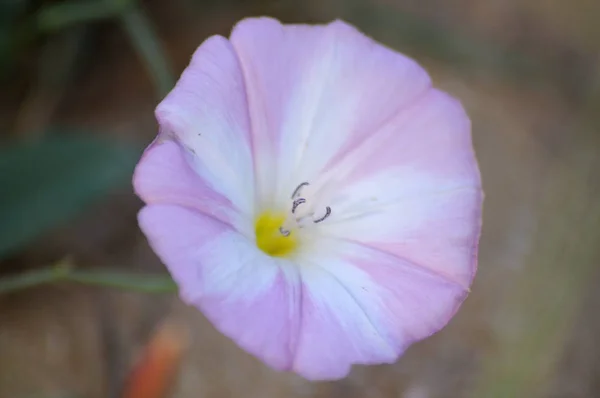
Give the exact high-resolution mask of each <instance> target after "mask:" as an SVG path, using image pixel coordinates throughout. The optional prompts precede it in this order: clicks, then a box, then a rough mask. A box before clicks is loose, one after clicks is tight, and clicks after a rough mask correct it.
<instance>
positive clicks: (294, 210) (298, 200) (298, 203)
mask: <svg viewBox="0 0 600 398" xmlns="http://www.w3.org/2000/svg"><path fill="white" fill-rule="evenodd" d="M302 203H306V199H304V198H299V199H296V200H294V203H292V214H293V213H295V212H296V208H297V207H298V206H300V205H301V204H302Z"/></svg>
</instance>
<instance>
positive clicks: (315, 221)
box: [313, 206, 331, 224]
mask: <svg viewBox="0 0 600 398" xmlns="http://www.w3.org/2000/svg"><path fill="white" fill-rule="evenodd" d="M330 215H331V207H329V206H327V207H326V208H325V215H324V216H323V217H321V218H319V219H316V220H313V222H314V223H315V224H318V223H320V222H321V221H324V220H325V219H326V218H327V217H329V216H330Z"/></svg>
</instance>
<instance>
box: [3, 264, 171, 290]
mask: <svg viewBox="0 0 600 398" xmlns="http://www.w3.org/2000/svg"><path fill="white" fill-rule="evenodd" d="M63 282H67V283H79V284H84V285H90V286H97V287H109V288H115V289H122V290H130V291H137V292H141V293H175V292H177V285H176V284H175V282H173V280H172V279H171V278H170V277H168V276H159V275H141V274H133V273H123V272H120V271H112V270H82V269H73V268H72V267H70V266H69V265H68V264H64V263H62V264H58V265H55V266H51V267H46V268H40V269H36V270H33V271H28V272H24V273H22V274H19V275H14V276H9V277H6V278H2V279H0V294H6V293H12V292H15V291H18V290H22V289H27V288H32V287H37V286H41V285H45V284H50V283H63Z"/></svg>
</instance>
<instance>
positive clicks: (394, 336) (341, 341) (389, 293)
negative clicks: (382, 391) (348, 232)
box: [294, 240, 467, 379]
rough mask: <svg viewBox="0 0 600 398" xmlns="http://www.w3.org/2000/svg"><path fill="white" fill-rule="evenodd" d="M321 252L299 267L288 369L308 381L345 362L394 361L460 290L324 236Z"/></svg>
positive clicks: (432, 327)
mask: <svg viewBox="0 0 600 398" xmlns="http://www.w3.org/2000/svg"><path fill="white" fill-rule="evenodd" d="M321 244H322V245H324V246H327V252H328V253H329V255H325V256H323V255H321V256H315V257H314V258H313V259H312V260H311V259H306V263H304V264H303V267H302V268H301V272H302V279H303V284H304V289H303V307H302V309H303V311H302V324H301V334H300V339H299V342H298V349H297V353H296V358H295V361H294V370H295V371H296V372H298V373H299V374H301V375H303V376H305V377H307V378H309V379H335V378H341V377H344V376H346V374H347V373H348V371H349V369H350V365H352V364H378V363H392V362H395V361H396V359H397V358H398V356H399V355H400V354H402V353H403V352H404V350H405V349H406V348H407V347H408V346H409V345H410V344H411V343H414V342H415V341H418V340H421V339H423V338H425V337H428V336H430V335H431V334H433V333H435V332H437V331H438V330H440V329H441V328H442V327H443V326H445V325H446V323H447V322H448V321H449V320H450V318H451V317H452V315H454V313H455V312H456V310H457V308H458V306H459V305H460V303H461V302H462V301H463V300H464V298H465V297H466V295H467V291H466V290H465V289H464V288H463V287H462V286H460V285H459V284H456V283H453V282H451V281H448V280H447V279H445V278H443V277H440V276H439V275H437V274H436V273H433V272H429V271H427V270H424V269H423V268H421V267H418V266H415V265H414V264H411V263H408V262H406V261H405V260H403V259H400V258H396V257H394V256H392V255H389V254H386V253H382V252H379V251H376V250H373V249H370V248H368V247H364V246H361V245H358V244H351V243H347V242H343V241H336V240H324V241H322V243H321Z"/></svg>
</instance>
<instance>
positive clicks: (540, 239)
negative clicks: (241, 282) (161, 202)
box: [0, 0, 600, 398]
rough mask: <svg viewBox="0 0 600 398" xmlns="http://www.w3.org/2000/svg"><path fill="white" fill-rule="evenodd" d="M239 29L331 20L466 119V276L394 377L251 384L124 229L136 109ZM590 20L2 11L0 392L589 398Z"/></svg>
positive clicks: (596, 141) (597, 325)
mask: <svg viewBox="0 0 600 398" xmlns="http://www.w3.org/2000/svg"><path fill="white" fill-rule="evenodd" d="M257 15H269V16H273V17H276V18H279V19H281V20H282V21H284V22H311V23H312V22H327V21H330V20H332V19H335V18H341V19H344V20H347V21H349V22H351V23H353V24H355V25H356V26H358V27H359V28H360V29H361V30H363V31H364V32H365V33H367V34H368V35H370V36H372V37H374V38H375V39H377V40H379V41H381V42H383V43H385V44H387V45H389V46H391V47H393V48H396V49H398V50H400V51H402V52H404V53H406V54H408V55H410V56H411V57H413V58H415V59H417V60H418V61H419V62H420V63H421V64H423V65H424V66H425V67H426V68H427V69H428V71H429V72H430V73H431V75H432V76H433V79H434V82H435V84H436V85H437V86H439V87H440V88H442V89H444V90H446V91H449V92H450V93H451V94H453V95H454V96H456V97H458V98H460V99H461V101H462V102H463V104H464V105H465V107H466V108H467V110H468V112H469V114H470V115H471V117H472V120H473V139H474V143H475V148H476V152H477V155H478V158H479V161H480V167H481V172H482V175H483V185H484V189H485V192H486V202H485V206H484V228H483V236H482V241H481V249H480V263H479V273H478V275H477V278H476V279H475V283H474V285H473V288H472V293H471V295H470V296H469V298H468V300H467V301H466V302H465V304H464V305H463V307H462V309H461V311H460V312H459V313H458V315H457V316H456V317H455V318H454V319H453V321H452V322H451V323H450V325H449V326H448V327H447V328H446V329H444V330H443V331H441V332H440V333H438V334H437V335H435V336H433V337H432V338H430V339H428V340H426V341H424V342H421V343H418V344H416V345H414V346H413V347H412V348H410V349H409V351H408V352H407V353H406V355H405V356H404V357H402V358H401V359H400V360H399V361H398V363H397V364H395V365H386V366H376V367H369V368H366V367H356V368H355V369H354V370H353V372H352V374H351V375H350V376H349V377H348V378H346V379H344V380H342V381H337V382H328V383H309V382H307V381H304V380H302V379H300V378H299V377H296V376H293V375H289V374H280V373H276V372H273V371H271V370H269V369H268V368H266V367H265V366H263V365H262V364H261V363H260V362H258V361H257V360H255V359H254V358H252V357H251V356H249V355H247V354H246V353H244V352H243V351H241V350H240V349H239V348H237V347H236V346H235V345H234V344H233V343H231V342H230V341H229V340H228V339H226V338H225V337H223V336H221V335H220V334H219V333H217V332H216V331H215V330H214V329H213V327H212V326H211V325H210V324H209V323H208V322H207V321H206V320H205V319H204V318H203V316H202V315H201V314H200V313H198V312H197V311H195V310H193V309H189V308H186V307H185V306H184V305H183V304H182V303H181V302H180V301H179V300H178V299H177V297H176V295H175V294H173V293H169V292H170V291H172V286H170V285H169V282H168V280H166V281H165V278H162V277H161V275H164V268H163V266H162V265H161V264H160V262H159V260H158V259H157V258H156V256H155V255H154V254H153V253H152V252H151V250H150V249H149V247H148V245H147V243H146V240H145V238H144V237H143V236H142V234H141V233H140V231H139V230H138V227H137V223H136V213H137V211H138V210H139V209H140V207H141V202H140V201H139V200H138V199H137V198H136V197H135V196H134V195H133V193H132V189H131V186H130V179H131V174H132V170H133V167H134V165H135V163H136V161H137V160H138V158H139V155H140V153H141V151H142V150H143V148H144V147H145V145H147V144H148V143H149V142H150V141H151V140H152V139H153V137H154V136H155V134H156V132H157V127H156V123H155V120H154V116H153V110H154V107H155V106H156V105H157V103H158V101H159V100H160V99H161V98H162V97H163V96H164V95H165V93H167V92H168V91H169V89H170V88H171V87H172V85H173V83H174V82H175V81H176V79H177V77H178V76H179V74H180V73H181V71H182V70H183V68H184V67H185V66H186V65H187V63H188V61H189V59H190V56H191V54H192V53H193V51H194V49H195V48H196V47H197V46H198V45H199V44H200V43H201V42H202V41H203V40H204V39H205V38H207V37H208V36H210V35H212V34H216V33H219V34H223V35H228V34H229V31H230V29H231V27H232V26H233V25H234V23H235V22H237V21H238V20H239V19H241V18H243V17H246V16H257ZM599 18H600V2H598V1H597V0H570V1H559V0H503V1H495V2H494V1H482V0H420V1H417V0H302V1H292V0H169V1H166V0H163V1H159V0H148V1H136V0H62V1H61V0H54V1H52V0H0V84H1V86H0V87H1V90H0V398H9V397H10V398H88V397H89V398H96V397H98V398H105V397H109V398H113V397H115V398H117V397H123V398H134V397H135V398H167V397H178V398H188V397H190V398H191V397H194V398H204V397H206V398H212V397H215V398H217V397H232V398H236V397H244V398H251V397H257V398H271V397H286V398H292V397H310V398H317V397H319V398H326V397H344V398H353V397H361V398H363V397H368V398H391V397H394V398H462V397H474V398H488V397H492V398H496V397H498V398H510V397H516V398H521V397H524V398H530V397H552V398H558V397H565V398H578V397H590V398H594V397H600V341H599V339H598V336H600V289H599V288H598V287H600V267H599V265H600V264H599V262H598V261H599V259H600V256H599V255H600V177H599V176H598V175H597V173H598V172H599V171H600V131H599V130H600V24H599V23H598V20H599ZM86 270H94V271H96V272H99V274H97V278H96V279H94V280H96V281H97V280H98V278H100V279H102V278H104V279H102V281H103V282H102V283H101V284H103V285H108V286H112V287H116V288H117V289H114V288H111V287H105V286H104V287H103V286H92V285H90V283H89V282H90V280H89V279H86V278H88V276H89V275H88V274H87V273H86V272H87V271H86ZM120 272H127V275H128V276H127V278H125V280H124V279H123V277H122V276H121V277H119V276H118V273H120ZM146 274H148V275H150V276H151V277H156V279H154V280H150V279H143V281H145V282H141V281H142V279H138V278H142V277H143V276H144V275H146ZM86 275H88V276H86ZM115 275H116V276H115ZM119 278H121V279H119ZM67 279H70V282H75V283H67V282H69V281H68V280H67ZM49 281H56V282H58V283H46V282H49ZM129 284H134V285H136V286H138V290H143V292H135V291H129V290H127V289H125V290H123V289H118V288H119V287H126V285H129ZM151 293H160V294H151Z"/></svg>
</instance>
